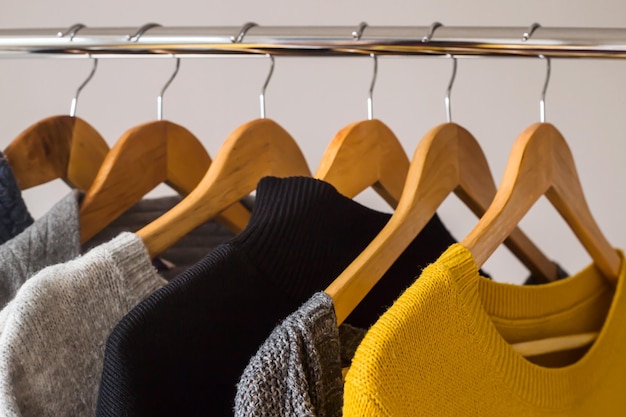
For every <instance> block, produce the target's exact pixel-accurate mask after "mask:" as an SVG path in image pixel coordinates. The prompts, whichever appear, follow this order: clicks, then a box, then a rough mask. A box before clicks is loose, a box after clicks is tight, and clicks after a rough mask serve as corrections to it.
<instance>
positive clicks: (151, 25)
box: [126, 23, 161, 42]
mask: <svg viewBox="0 0 626 417" xmlns="http://www.w3.org/2000/svg"><path fill="white" fill-rule="evenodd" d="M158 27H161V25H160V24H158V23H146V24H145V25H143V26H142V27H140V28H139V29H138V30H137V32H135V34H134V35H131V34H128V35H126V40H127V41H130V42H137V41H139V38H141V37H142V36H143V34H144V33H146V32H147V31H148V30H150V29H152V28H158Z"/></svg>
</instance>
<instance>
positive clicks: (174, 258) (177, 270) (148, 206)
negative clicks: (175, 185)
mask: <svg viewBox="0 0 626 417" xmlns="http://www.w3.org/2000/svg"><path fill="white" fill-rule="evenodd" d="M181 200H182V198H181V197H179V196H168V197H159V198H146V199H143V200H141V201H139V202H137V203H136V204H135V205H133V206H132V207H131V208H129V209H128V210H127V211H125V212H124V214H122V215H121V216H120V217H118V218H117V219H115V220H114V221H113V222H111V224H109V225H108V226H107V227H106V228H105V229H104V230H102V231H101V232H100V233H98V234H97V235H95V236H94V237H93V238H92V239H90V240H89V242H87V243H86V244H85V245H84V246H83V252H86V251H87V250H89V249H91V248H93V247H95V246H98V245H99V244H101V243H104V242H107V241H109V240H111V239H113V238H114V237H115V236H117V235H118V234H120V233H122V232H136V231H137V230H139V229H141V228H142V227H143V226H145V225H147V224H149V223H151V222H152V221H154V220H156V219H157V218H158V217H160V216H161V215H163V214H164V213H166V212H167V211H169V210H170V209H171V208H172V207H174V206H175V205H176V204H178V203H179V202H180V201H181ZM242 203H243V204H244V205H245V206H246V207H248V208H249V209H251V208H252V207H253V205H254V198H252V197H246V198H244V199H243V200H242ZM233 236H234V234H233V233H232V232H230V231H229V230H228V229H226V227H225V226H223V225H221V224H220V223H218V222H217V221H215V220H210V221H208V222H206V223H204V224H202V225H200V226H198V227H197V228H195V229H194V230H192V231H191V232H189V233H188V234H186V235H185V236H183V237H182V238H181V239H180V240H179V241H178V242H176V244H175V245H173V246H171V247H170V248H168V249H166V250H165V251H163V252H162V253H161V254H160V255H159V259H162V260H163V261H164V262H165V263H167V265H171V266H170V267H169V268H168V269H159V274H160V275H161V276H162V277H163V278H165V279H166V280H171V279H173V278H174V277H176V276H178V275H179V274H181V273H182V272H184V271H185V270H186V269H187V268H189V267H190V266H191V265H193V264H195V263H196V262H198V261H199V260H200V259H202V258H203V257H204V256H205V255H206V254H207V253H209V252H211V251H212V250H213V249H215V248H216V247H217V246H218V245H219V244H220V243H223V242H224V241H226V240H228V239H231V238H232V237H233Z"/></svg>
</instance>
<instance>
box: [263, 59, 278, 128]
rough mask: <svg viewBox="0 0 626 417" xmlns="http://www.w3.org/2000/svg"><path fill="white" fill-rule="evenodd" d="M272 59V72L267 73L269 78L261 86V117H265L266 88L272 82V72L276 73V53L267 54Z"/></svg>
mask: <svg viewBox="0 0 626 417" xmlns="http://www.w3.org/2000/svg"><path fill="white" fill-rule="evenodd" d="M265 56H266V57H268V58H269V59H270V60H271V61H272V65H271V66H270V72H269V74H267V78H266V79H265V82H264V83H263V87H262V88H261V94H260V95H259V105H260V109H261V119H265V90H267V85H268V84H269V83H270V79H271V78H272V74H274V65H275V64H276V60H275V59H274V55H270V54H266V55H265Z"/></svg>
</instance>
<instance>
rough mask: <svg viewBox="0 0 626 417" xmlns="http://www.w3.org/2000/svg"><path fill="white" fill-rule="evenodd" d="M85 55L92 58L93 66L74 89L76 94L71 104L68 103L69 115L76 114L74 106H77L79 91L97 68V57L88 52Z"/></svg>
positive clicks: (73, 115)
mask: <svg viewBox="0 0 626 417" xmlns="http://www.w3.org/2000/svg"><path fill="white" fill-rule="evenodd" d="M87 56H88V57H89V58H91V59H92V60H93V67H92V68H91V72H90V73H89V75H88V76H87V79H86V80H85V81H83V83H82V84H81V85H80V86H79V87H78V89H77V90H76V94H74V97H73V98H72V104H71V105H70V116H71V117H75V116H76V107H78V96H79V95H80V92H81V91H82V90H83V88H85V86H86V85H87V83H88V82H89V81H91V79H92V78H93V76H94V74H95V73H96V69H97V68H98V58H93V57H92V56H91V54H88V55H87Z"/></svg>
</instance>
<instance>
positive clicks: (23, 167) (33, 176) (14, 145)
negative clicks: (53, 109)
mask: <svg viewBox="0 0 626 417" xmlns="http://www.w3.org/2000/svg"><path fill="white" fill-rule="evenodd" d="M108 151H109V146H108V145H107V143H106V141H105V140H104V139H103V138H102V136H101V135H100V134H99V133H98V132H97V131H96V129H94V128H93V127H92V126H91V125H90V124H89V123H87V122H86V121H84V120H83V119H81V118H79V117H72V116H52V117H48V118H46V119H43V120H41V121H39V122H37V123H35V124H33V125H32V126H30V127H29V128H27V129H26V130H25V131H24V132H22V133H21V134H20V135H19V136H17V137H16V138H15V139H13V141H12V142H11V143H10V144H9V145H8V146H7V147H6V149H5V150H4V154H5V156H6V158H7V160H8V161H9V164H10V165H11V169H12V171H13V174H14V175H15V178H16V180H17V183H18V185H19V187H20V188H21V189H22V190H25V189H28V188H31V187H35V186H37V185H40V184H44V183H46V182H48V181H52V180H55V179H57V178H60V179H62V180H63V181H65V182H66V183H67V184H68V185H69V186H71V187H72V188H76V189H78V190H81V191H84V190H87V189H88V188H89V186H91V184H92V183H93V181H94V179H95V178H96V174H97V172H98V169H99V168H100V165H102V161H104V158H105V156H106V154H107V152H108Z"/></svg>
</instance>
